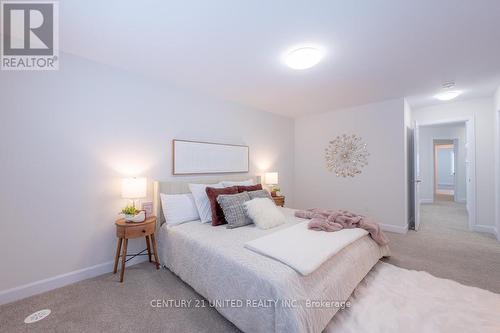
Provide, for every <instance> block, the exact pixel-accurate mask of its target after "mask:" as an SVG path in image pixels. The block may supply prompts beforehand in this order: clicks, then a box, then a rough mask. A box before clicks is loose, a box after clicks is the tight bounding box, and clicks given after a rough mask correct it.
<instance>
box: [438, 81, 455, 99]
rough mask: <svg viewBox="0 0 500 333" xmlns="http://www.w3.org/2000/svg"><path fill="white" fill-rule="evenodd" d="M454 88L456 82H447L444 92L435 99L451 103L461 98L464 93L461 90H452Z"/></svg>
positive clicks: (444, 85) (444, 84)
mask: <svg viewBox="0 0 500 333" xmlns="http://www.w3.org/2000/svg"><path fill="white" fill-rule="evenodd" d="M453 87H455V82H445V83H443V90H444V91H443V92H441V93H439V94H437V95H434V98H435V99H438V100H440V101H451V100H452V99H454V98H456V97H458V96H460V95H461V94H462V91H460V90H450V89H452V88H453Z"/></svg>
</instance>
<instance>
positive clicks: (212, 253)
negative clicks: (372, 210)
mask: <svg viewBox="0 0 500 333" xmlns="http://www.w3.org/2000/svg"><path fill="white" fill-rule="evenodd" d="M283 212H284V213H285V215H286V217H287V222H286V223H285V224H284V225H281V226H279V227H277V228H273V229H270V230H261V229H258V228H256V227H255V226H253V225H249V226H244V227H241V228H236V229H226V227H225V226H218V227H212V226H210V225H207V224H201V223H199V222H188V223H185V224H181V225H177V226H172V227H169V226H166V225H163V226H162V227H161V228H160V234H159V243H160V244H159V252H160V260H161V261H162V264H164V265H166V266H167V267H168V268H169V269H170V270H171V271H172V272H174V273H175V274H176V275H178V276H179V277H180V278H181V279H182V280H184V281H185V282H186V283H188V284H189V285H191V286H192V287H193V288H194V289H195V290H196V291H197V292H198V293H199V294H201V295H202V296H203V297H205V298H206V299H207V300H209V301H212V302H214V303H215V304H216V306H215V308H216V309H217V311H219V312H220V313H221V314H222V315H223V316H224V317H226V318H227V319H228V320H230V321H231V322H233V323H234V324H235V325H236V326H237V327H238V328H239V329H241V330H242V331H244V332H256V333H258V332H263V333H264V332H265V333H269V332H287V333H303V332H321V331H322V330H323V329H324V328H325V327H326V325H327V324H328V322H329V321H330V320H331V319H332V317H333V316H334V314H335V313H336V312H337V311H338V309H339V308H338V307H328V306H320V307H314V306H310V304H312V303H311V302H313V301H314V302H317V301H345V300H347V298H348V297H349V296H350V294H351V293H352V291H353V290H354V288H355V287H356V286H357V284H358V283H359V282H360V281H361V280H362V279H363V277H365V275H366V274H367V273H368V272H369V271H370V269H371V268H372V267H373V266H374V265H375V264H376V263H377V262H378V260H379V259H380V258H381V257H382V256H384V255H388V254H389V250H388V247H386V246H385V247H379V246H378V245H377V243H375V242H374V241H373V240H372V239H371V238H370V237H369V236H367V235H365V236H363V237H361V238H360V239H358V240H356V241H354V242H352V243H351V244H350V245H348V246H346V247H345V248H344V249H342V250H340V251H339V252H338V253H337V254H336V255H335V256H333V257H332V258H330V259H328V260H327V261H326V262H325V263H323V264H322V265H321V266H320V267H319V268H318V269H316V270H315V271H313V272H312V273H311V274H309V275H307V276H302V275H300V274H299V273H297V272H296V271H295V270H294V269H292V268H291V267H289V266H287V265H285V264H283V263H281V262H279V261H276V260H274V259H271V258H268V257H265V256H262V255H260V254H258V253H255V252H253V251H251V250H249V249H246V248H245V247H244V245H245V243H246V242H248V241H251V240H254V239H258V238H260V237H263V236H265V235H268V234H272V233H274V232H276V231H278V230H282V229H286V228H289V227H291V226H293V225H295V224H297V223H301V222H304V220H303V219H299V218H296V217H294V216H293V213H294V211H293V210H291V209H286V208H284V209H283ZM224 300H229V301H231V300H242V301H244V303H243V306H240V307H235V306H224V305H218V304H222V303H220V302H221V301H224ZM259 300H273V301H277V302H278V303H277V306H273V307H265V306H259V305H257V306H254V305H255V304H259V303H258V301H259ZM247 301H251V302H256V303H250V304H248V303H247ZM217 302H218V303H217ZM308 304H309V305H308Z"/></svg>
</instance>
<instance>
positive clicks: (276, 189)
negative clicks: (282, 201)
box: [271, 186, 281, 197]
mask: <svg viewBox="0 0 500 333" xmlns="http://www.w3.org/2000/svg"><path fill="white" fill-rule="evenodd" d="M280 192H281V189H280V188H279V186H273V187H272V188H271V196H273V197H277V196H279V195H280V194H281V193H280Z"/></svg>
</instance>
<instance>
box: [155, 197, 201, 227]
mask: <svg viewBox="0 0 500 333" xmlns="http://www.w3.org/2000/svg"><path fill="white" fill-rule="evenodd" d="M160 199H161V209H162V210H163V216H165V222H167V223H168V224H172V225H173V224H181V223H184V222H188V221H194V220H198V219H199V218H200V215H199V214H198V209H197V208H196V204H195V203H194V198H193V195H192V194H189V193H188V194H164V193H160Z"/></svg>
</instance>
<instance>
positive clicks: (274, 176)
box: [266, 172, 278, 185]
mask: <svg viewBox="0 0 500 333" xmlns="http://www.w3.org/2000/svg"><path fill="white" fill-rule="evenodd" d="M266 184H267V185H276V184H278V173H277V172H266Z"/></svg>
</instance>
